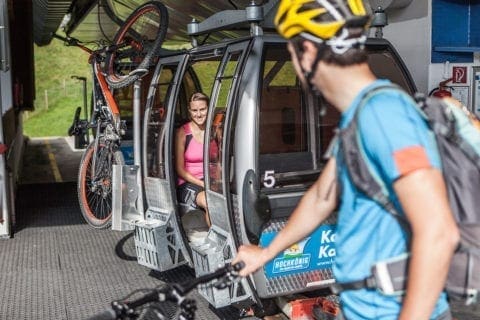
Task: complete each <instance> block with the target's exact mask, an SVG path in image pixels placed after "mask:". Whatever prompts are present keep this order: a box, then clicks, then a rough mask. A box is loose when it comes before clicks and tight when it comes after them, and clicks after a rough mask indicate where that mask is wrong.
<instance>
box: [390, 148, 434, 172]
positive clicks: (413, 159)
mask: <svg viewBox="0 0 480 320" xmlns="http://www.w3.org/2000/svg"><path fill="white" fill-rule="evenodd" d="M393 159H394V160H395V164H396V166H397V169H398V173H399V175H400V176H403V175H406V174H409V173H410V172H412V171H415V170H418V169H425V168H430V167H431V166H432V165H431V164H430V161H429V160H428V156H427V153H426V152H425V149H424V148H423V147H421V146H414V147H408V148H404V149H401V150H398V151H395V152H394V153H393Z"/></svg>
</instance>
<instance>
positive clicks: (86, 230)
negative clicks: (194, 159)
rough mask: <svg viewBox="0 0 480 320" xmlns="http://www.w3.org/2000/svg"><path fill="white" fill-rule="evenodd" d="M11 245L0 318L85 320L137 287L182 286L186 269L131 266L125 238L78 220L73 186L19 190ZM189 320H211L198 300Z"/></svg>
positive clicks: (1, 279) (4, 250)
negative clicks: (155, 270)
mask: <svg viewBox="0 0 480 320" xmlns="http://www.w3.org/2000/svg"><path fill="white" fill-rule="evenodd" d="M16 212H17V221H16V225H15V227H14V236H13V238H12V239H8V240H2V241H0V285H1V290H0V301H1V303H0V319H1V320H16V319H22V320H29V319H32V320H33V319H35V320H53V319H66V320H73V319H86V318H88V317H89V316H92V315H94V314H96V313H98V312H100V311H102V310H104V309H105V308H107V307H108V306H109V304H110V302H111V301H112V300H116V299H121V298H123V297H125V296H127V294H129V293H130V292H131V291H133V290H135V289H138V288H152V287H155V286H159V285H162V284H164V283H165V281H168V282H175V281H186V280H187V281H188V279H192V278H193V277H194V272H193V271H192V270H191V269H190V268H188V267H182V268H177V269H175V270H171V271H168V272H164V273H153V272H151V270H149V269H148V268H145V267H143V266H140V265H139V264H137V262H136V258H135V251H134V242H133V237H132V236H131V233H130V232H118V231H111V230H96V229H93V228H91V227H90V226H89V225H87V224H86V223H85V222H84V221H83V218H82V216H81V213H80V209H79V206H78V201H77V194H76V184H75V183H56V184H29V185H20V186H19V190H18V193H17V201H16ZM191 297H192V298H195V299H196V300H197V306H198V311H197V317H196V319H205V320H207V319H208V320H211V319H237V318H238V317H237V315H236V314H235V312H233V311H232V310H230V312H227V314H224V313H220V314H218V315H217V314H216V313H215V312H214V311H213V310H211V309H210V308H209V305H208V303H207V302H206V301H205V300H204V299H203V298H201V297H200V296H199V295H198V294H196V293H192V295H191Z"/></svg>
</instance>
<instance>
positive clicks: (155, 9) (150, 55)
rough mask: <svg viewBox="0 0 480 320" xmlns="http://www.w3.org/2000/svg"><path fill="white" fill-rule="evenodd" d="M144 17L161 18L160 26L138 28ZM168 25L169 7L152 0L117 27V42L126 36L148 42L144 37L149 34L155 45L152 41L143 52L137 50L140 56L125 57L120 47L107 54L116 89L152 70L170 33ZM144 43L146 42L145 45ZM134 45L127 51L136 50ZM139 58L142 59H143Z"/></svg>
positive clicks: (108, 72) (110, 79) (108, 74)
mask: <svg viewBox="0 0 480 320" xmlns="http://www.w3.org/2000/svg"><path fill="white" fill-rule="evenodd" d="M144 20H148V21H155V22H158V26H157V27H156V28H154V29H156V30H155V31H153V32H149V33H148V34H147V33H143V32H140V33H139V32H137V31H136V29H139V30H143V29H142V26H144V24H143V22H144ZM167 29H168V10H167V8H166V7H165V6H164V5H163V4H162V3H160V2H158V1H151V2H147V3H145V4H143V5H141V6H140V7H138V8H137V9H136V10H135V11H133V12H132V13H131V14H130V16H128V18H127V19H126V20H125V22H124V23H123V24H122V26H121V27H120V29H119V30H118V31H117V33H116V35H115V37H114V40H113V45H114V46H115V45H119V44H122V43H124V41H125V39H126V37H132V38H133V39H134V40H135V41H136V43H142V42H145V39H142V38H145V37H147V38H148V39H147V41H148V43H151V45H150V44H149V46H150V48H148V49H147V51H146V52H143V50H142V52H137V53H140V55H139V56H127V57H121V54H120V51H118V50H114V51H113V52H111V53H109V54H108V55H107V58H106V63H105V68H106V70H105V71H106V81H107V83H108V84H109V85H110V87H111V88H112V89H118V88H122V87H126V86H128V85H130V84H132V83H133V82H135V81H136V80H138V79H139V78H141V77H142V76H143V75H145V72H143V70H148V69H149V67H150V65H151V64H152V62H153V59H154V58H155V57H156V56H158V54H159V51H160V48H161V45H162V43H163V41H164V40H165V36H166V35H167ZM129 46H130V45H129ZM129 46H127V47H129ZM133 47H134V45H132V48H133ZM143 47H144V46H142V49H143ZM132 48H127V49H126V50H124V51H127V50H130V51H135V50H134V49H132ZM122 50H123V49H122ZM124 58H126V60H127V61H126V62H125V61H123V60H122V59H124ZM135 60H139V61H140V62H139V61H135ZM132 63H133V64H134V66H131V69H129V68H127V67H126V65H132ZM137 63H138V64H137Z"/></svg>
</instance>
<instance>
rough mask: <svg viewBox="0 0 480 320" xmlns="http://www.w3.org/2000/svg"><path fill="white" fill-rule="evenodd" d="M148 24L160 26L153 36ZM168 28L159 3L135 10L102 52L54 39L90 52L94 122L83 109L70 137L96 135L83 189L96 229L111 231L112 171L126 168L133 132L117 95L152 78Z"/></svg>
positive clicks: (84, 166)
mask: <svg viewBox="0 0 480 320" xmlns="http://www.w3.org/2000/svg"><path fill="white" fill-rule="evenodd" d="M145 20H147V21H150V22H153V23H155V28H154V30H153V32H150V33H144V32H143V31H144V21H145ZM167 25H168V11H167V9H166V8H165V6H164V5H163V4H161V3H160V2H157V1H155V2H149V3H146V4H143V5H142V6H140V7H139V8H138V9H137V10H135V11H134V12H133V13H132V14H131V15H130V16H129V17H128V18H127V19H126V20H125V22H124V23H123V24H122V25H121V26H120V28H119V30H118V31H117V34H116V36H115V37H114V39H113V42H112V43H108V44H105V43H96V44H95V45H96V46H98V49H94V50H93V49H90V48H89V47H88V46H87V44H84V43H81V42H80V41H79V40H77V39H74V38H70V37H62V36H59V35H57V34H54V35H53V36H54V38H57V39H59V40H61V41H63V42H64V43H65V44H66V45H68V46H75V47H78V48H80V49H82V50H83V51H85V52H87V53H88V54H89V63H90V64H91V66H92V81H93V85H92V87H93V88H92V110H91V118H90V119H88V120H87V119H80V112H81V108H77V110H76V112H75V116H74V120H73V124H72V126H71V127H70V129H69V132H68V133H69V135H76V136H82V137H83V136H87V138H86V140H88V137H89V130H90V129H92V130H93V135H94V139H93V141H92V142H91V143H90V144H89V145H88V146H86V150H85V152H84V155H83V157H82V159H81V162H80V168H79V173H78V188H77V189H78V199H79V204H80V208H81V211H82V215H83V217H84V218H85V220H86V221H87V222H88V223H89V224H90V225H91V226H93V227H95V228H107V227H109V226H110V225H111V216H112V207H113V205H112V169H113V165H122V164H124V163H125V159H124V155H123V153H122V150H121V147H122V136H124V135H125V132H126V131H127V126H126V121H125V120H122V119H121V115H120V108H119V105H118V103H117V101H118V99H116V94H115V90H118V89H122V88H124V87H127V86H131V85H132V84H133V83H136V82H137V81H139V79H141V78H143V77H144V76H145V75H147V73H148V71H149V69H150V68H151V66H152V65H153V64H154V62H155V58H156V57H157V56H158V52H159V50H160V48H161V44H162V43H163V40H164V39H165V35H166V30H167ZM138 86H139V85H138ZM84 90H86V89H85V88H84ZM138 103H139V102H137V104H138ZM84 107H85V106H84ZM84 111H85V114H87V110H84Z"/></svg>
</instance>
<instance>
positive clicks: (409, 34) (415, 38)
mask: <svg viewBox="0 0 480 320" xmlns="http://www.w3.org/2000/svg"><path fill="white" fill-rule="evenodd" d="M430 1H431V0H427V1H424V0H421V1H415V0H414V1H412V2H411V3H410V4H409V5H408V6H407V7H405V8H398V9H393V10H387V17H388V23H389V24H388V25H387V26H386V27H385V28H384V29H383V34H384V38H386V39H388V40H389V41H390V42H391V43H392V44H393V45H394V47H395V48H396V49H397V51H398V53H399V54H400V56H401V57H402V59H403V60H404V62H405V64H406V65H407V68H408V70H409V71H410V73H411V74H412V77H413V79H414V81H415V84H416V85H417V89H418V91H420V92H426V91H427V89H428V65H429V63H430V37H431V36H430V35H431V31H430V30H431V19H430ZM372 35H373V33H372Z"/></svg>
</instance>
